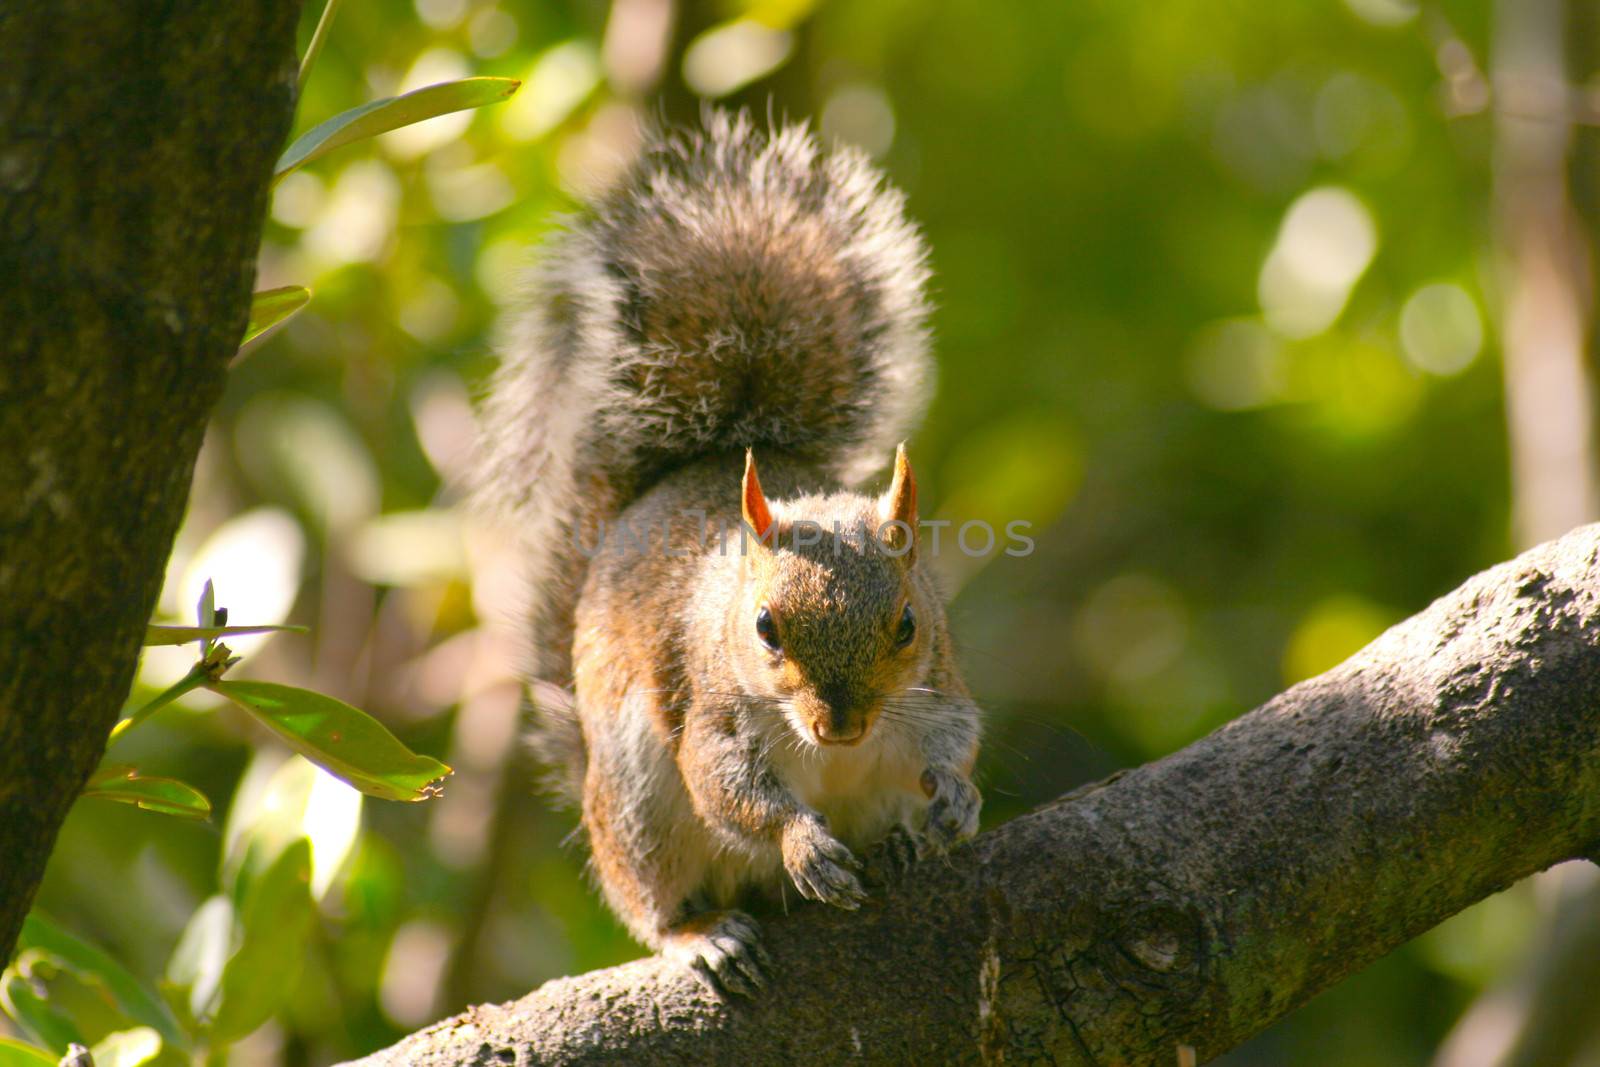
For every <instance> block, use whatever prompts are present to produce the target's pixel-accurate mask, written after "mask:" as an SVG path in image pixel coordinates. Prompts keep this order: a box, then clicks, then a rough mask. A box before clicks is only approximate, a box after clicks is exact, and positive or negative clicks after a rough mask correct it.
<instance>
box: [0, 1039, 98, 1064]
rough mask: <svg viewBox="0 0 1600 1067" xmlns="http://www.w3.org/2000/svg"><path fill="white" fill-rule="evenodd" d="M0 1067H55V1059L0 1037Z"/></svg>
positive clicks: (37, 1049)
mask: <svg viewBox="0 0 1600 1067" xmlns="http://www.w3.org/2000/svg"><path fill="white" fill-rule="evenodd" d="M0 1067H56V1057H55V1056H52V1055H51V1054H50V1053H48V1052H46V1051H45V1050H44V1049H42V1048H36V1047H35V1046H33V1045H25V1044H23V1043H22V1042H21V1041H13V1040H12V1039H11V1038H9V1037H0ZM97 1067H98V1065H97Z"/></svg>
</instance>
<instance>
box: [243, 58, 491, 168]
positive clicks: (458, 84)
mask: <svg viewBox="0 0 1600 1067" xmlns="http://www.w3.org/2000/svg"><path fill="white" fill-rule="evenodd" d="M521 85H522V83H521V82H519V81H517V80H516V79H515V78H466V79H463V80H461V81H453V82H441V83H439V84H438V85H429V86H426V87H424V88H421V89H417V90H415V91H413V92H409V93H406V94H405V95H404V96H391V97H387V98H385V99H383V100H374V101H372V102H371V103H369V104H362V105H361V106H360V107H355V108H351V109H350V110H349V111H342V112H340V113H339V114H337V115H335V116H333V118H331V119H328V120H327V121H326V122H321V123H318V124H317V125H315V126H313V127H312V128H311V129H309V130H307V131H306V132H305V133H303V134H301V135H300V137H299V138H297V139H296V140H295V142H294V144H292V145H290V146H289V148H288V150H287V151H286V152H284V153H283V155H282V156H280V157H279V158H278V166H277V170H276V173H275V174H274V175H273V180H274V181H277V180H281V179H282V178H283V176H284V175H285V174H289V173H291V172H292V171H295V170H298V169H299V168H301V167H303V166H305V165H306V164H307V163H310V162H311V161H312V160H313V159H318V158H320V157H322V156H324V155H326V154H327V153H329V152H332V151H333V150H334V149H335V148H342V147H344V146H345V145H347V144H350V143H351V142H353V141H359V140H362V139H363V138H366V137H376V136H377V135H378V134H380V133H387V132H388V131H390V130H397V129H399V128H400V127H402V126H410V125H412V124H413V123H417V122H421V121H423V120H424V119H431V118H436V117H438V116H439V115H446V114H449V113H450V112H452V111H465V110H467V109H468V108H474V107H483V106H484V105H486V104H497V103H499V102H500V101H502V100H506V99H509V98H510V96H511V94H513V93H515V92H516V91H517V89H518V88H519V87H520V86H521Z"/></svg>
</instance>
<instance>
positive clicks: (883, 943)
mask: <svg viewBox="0 0 1600 1067" xmlns="http://www.w3.org/2000/svg"><path fill="white" fill-rule="evenodd" d="M1597 852H1600V525H1595V526H1588V527H1584V528H1582V529H1580V530H1577V531H1574V532H1573V533H1571V534H1569V535H1567V536H1566V537H1565V538H1562V539H1561V540H1559V541H1555V542H1551V543H1549V544H1546V545H1543V546H1541V547H1539V548H1536V549H1534V550H1532V551H1530V552H1527V553H1525V554H1524V555H1522V556H1521V557H1519V558H1517V559H1516V560H1514V561H1512V562H1510V563H1506V564H1503V565H1501V566H1499V567H1495V568H1494V569H1492V570H1489V571H1486V572H1484V573H1483V574H1481V575H1478V576H1477V577H1475V578H1473V579H1471V580H1470V581H1468V582H1467V583H1466V584H1465V585H1463V586H1462V587H1461V588H1460V589H1458V590H1456V591H1455V592H1454V593H1451V594H1450V595H1448V596H1445V597H1443V598H1441V599H1440V600H1439V601H1437V602H1436V603H1434V604H1433V605H1432V606H1431V607H1429V608H1428V609H1427V610H1425V611H1423V612H1422V613H1421V614H1419V615H1417V616H1415V617H1413V618H1412V619H1410V620H1409V621H1407V622H1404V623H1402V624H1400V625H1399V626H1396V627H1394V628H1393V629H1391V630H1390V631H1388V632H1387V633H1386V634H1384V635H1383V636H1382V637H1380V638H1379V639H1378V640H1377V641H1375V642H1373V644H1371V645H1370V646H1368V647H1367V648H1366V649H1365V650H1363V651H1362V652H1360V653H1359V654H1357V655H1356V656H1354V657H1352V658H1351V659H1350V660H1348V661H1347V662H1345V663H1344V664H1342V665H1341V666H1339V667H1337V668H1335V669H1334V670H1332V671H1329V672H1328V673H1327V674H1324V675H1322V676H1320V677H1318V678H1314V679H1312V680H1310V681H1308V682H1305V683H1303V684H1301V685H1298V686H1296V687H1294V688H1293V689H1291V690H1289V691H1288V692H1286V693H1284V694H1282V695H1280V696H1279V697H1277V698H1275V699H1274V700H1272V701H1270V702H1269V703H1267V704H1266V705H1265V706H1263V707H1261V708H1259V709H1257V710H1256V711H1254V712H1251V713H1250V714H1248V715H1245V716H1244V717H1242V718H1240V719H1239V720H1237V721H1235V722H1233V723H1230V724H1229V725H1227V726H1225V727H1223V728H1222V729H1221V730H1218V731H1217V732H1216V733H1214V734H1212V735H1211V736H1210V737H1207V738H1205V739H1203V740H1201V741H1199V742H1197V743H1195V744H1193V745H1191V746H1189V747H1188V748H1186V749H1184V750H1183V751H1181V752H1178V753H1175V754H1174V755H1171V756H1169V757H1167V758H1166V759H1163V760H1160V761H1159V762H1156V763H1153V764H1150V765H1148V766H1145V767H1141V768H1139V769H1137V770H1133V771H1129V772H1126V773H1124V774H1120V775H1117V776H1114V777H1112V778H1110V779H1108V780H1106V781H1104V782H1101V783H1099V784H1097V785H1093V786H1089V787H1087V788H1085V789H1081V790H1079V791H1077V792H1076V793H1073V794H1071V795H1069V796H1067V797H1064V798H1062V799H1061V800H1058V801H1055V802H1053V803H1051V804H1048V805H1046V806H1045V807H1043V808H1041V809H1039V810H1037V811H1035V812H1033V813H1032V814H1030V815H1027V816H1024V817H1022V818H1019V819H1015V820H1013V821H1011V822H1009V823H1007V824H1006V825H1004V826H1002V827H1000V828H998V829H996V830H993V831H991V832H989V833H986V834H984V835H982V836H981V837H980V838H978V840H977V841H976V842H975V843H974V844H973V845H972V846H971V847H965V848H962V849H960V850H958V851H957V852H955V853H953V854H952V855H951V856H950V858H949V862H948V863H937V862H935V863H928V864H923V865H922V866H920V867H918V868H917V869H915V870H914V871H913V872H912V873H911V875H910V876H909V877H907V878H905V879H903V880H901V881H900V882H898V883H897V884H896V885H895V886H893V887H892V888H891V889H889V890H888V891H886V892H885V891H878V892H876V893H875V894H874V897H873V899H872V900H871V901H870V902H869V903H868V904H867V905H866V906H864V907H863V908H862V909H861V911H859V912H856V913H845V912H839V911H835V910H832V909H828V908H825V907H821V906H805V907H799V908H796V909H795V912H794V914H792V915H791V916H788V917H786V918H774V919H769V920H768V921H767V923H766V929H767V935H768V938H767V939H768V945H769V947H770V949H771V950H772V955H773V957H774V958H775V960H776V968H775V975H774V980H773V982H772V984H771V986H770V988H768V989H767V990H766V991H765V993H764V994H763V995H762V996H761V997H759V998H758V999H756V1000H755V1001H754V1002H743V1001H740V1002H736V1003H733V1004H730V1005H722V1004H718V1003H716V1002H714V1001H713V1000H711V999H710V998H708V997H707V996H706V995H705V994H704V993H702V992H701V991H700V990H699V988H698V987H697V986H696V984H695V982H694V981H693V979H692V978H690V977H689V976H688V975H687V974H686V973H685V972H684V971H683V970H681V969H679V967H677V966H676V965H674V964H671V963H668V962H667V961H665V960H663V959H661V958H650V959H644V960H639V961H636V962H634V963H629V964H625V965H623V966H621V967H614V968H611V969H609V970H604V971H596V972H593V973H591V974H587V975H583V976H580V977H577V978H565V979H559V980H557V981H553V982H550V983H548V984H546V985H545V986H544V987H543V988H541V989H539V990H537V991H535V992H534V993H532V994H530V995H528V996H527V997H525V998H523V999H522V1000H520V1001H515V1002H513V1003H510V1004H506V1005H501V1006H487V1007H479V1008H474V1009H471V1010H469V1011H468V1012H466V1013H464V1014H462V1015H460V1016H457V1017H456V1018H453V1019H450V1020H447V1021H445V1022H442V1023H439V1024H436V1025H434V1026H432V1027H429V1028H428V1029H426V1030H423V1031H421V1032H419V1033H417V1034H414V1035H412V1036H411V1037H409V1038H406V1039H405V1040H404V1041H402V1042H400V1043H399V1044H398V1045H396V1046H394V1047H393V1048H391V1049H388V1050H387V1051H384V1052H379V1053H377V1054H375V1055H373V1056H370V1057H368V1058H366V1059H364V1060H361V1061H358V1062H359V1064H360V1067H387V1065H391V1064H408V1065H445V1064H497V1063H504V1064H511V1063H516V1064H519V1065H529V1064H555V1063H562V1064H630V1063H651V1064H691V1063H692V1064H706V1065H718V1064H728V1065H738V1067H761V1065H766V1064H772V1065H783V1067H798V1065H802V1064H841V1063H852V1062H860V1063H882V1064H901V1063H952V1064H966V1063H973V1064H976V1063H1007V1064H1025V1063H1062V1064H1146V1063H1148V1064H1161V1065H1168V1064H1172V1063H1176V1062H1178V1059H1177V1049H1178V1046H1180V1045H1190V1046H1193V1047H1194V1048H1195V1049H1197V1050H1198V1051H1199V1053H1200V1058H1201V1059H1205V1058H1208V1057H1211V1056H1215V1055H1217V1054H1219V1053H1221V1052H1223V1051H1224V1050H1226V1049H1229V1048H1231V1047H1233V1046H1235V1045H1237V1044H1238V1043H1240V1042H1241V1041H1243V1040H1244V1039H1245V1038H1247V1037H1249V1036H1250V1035H1252V1034H1254V1033H1256V1032H1258V1031H1260V1030H1261V1029H1263V1028H1264V1027H1266V1026H1267V1025H1268V1024H1269V1023H1271V1022H1272V1021H1273V1020H1275V1019H1277V1018H1278V1017H1280V1016H1281V1015H1283V1014H1284V1013H1285V1012H1287V1011H1289V1010H1290V1009H1292V1008H1294V1007H1296V1006H1297V1005H1299V1004H1302V1003H1304V1002H1305V1001H1306V1000H1307V999H1309V998H1310V997H1311V996H1313V995H1314V994H1315V993H1317V992H1318V991H1319V990H1322V989H1325V988H1327V987H1328V986H1330V985H1332V984H1334V983H1335V982H1338V981H1339V980H1340V979H1342V978H1344V977H1346V976H1348V975H1350V974H1351V973H1353V972H1355V971H1357V970H1359V969H1360V968H1361V967H1363V966H1365V965H1366V964H1368V963H1371V962H1372V961H1373V960H1375V959H1377V958H1378V957H1380V956H1382V955H1384V954H1385V953H1387V952H1389V951H1391V950H1392V949H1394V948H1395V947H1396V946H1398V945H1400V944H1402V943H1403V942H1405V941H1407V940H1409V939H1410V938H1412V937H1415V936H1416V935H1417V934H1420V933H1422V932H1423V931H1424V930H1427V929H1428V928H1429V927H1431V926H1434V925H1435V924H1437V923H1439V922H1440V921H1442V920H1444V919H1445V918H1447V917H1449V916H1451V915H1453V914H1455V913H1456V912H1458V911H1460V910H1461V909H1462V908H1464V907H1466V906H1467V905H1469V904H1471V903H1473V902H1475V901H1477V900H1480V899H1482V898H1483V897H1485V896H1487V895H1489V894H1491V893H1493V892H1496V891H1497V890H1499V889H1502V888H1504V887H1505V886H1507V885H1510V884H1511V883H1513V882H1515V881H1517V880H1518V879H1520V878H1524V877H1526V876H1528V875H1529V874H1531V873H1533V872H1535V871H1538V870H1541V869H1543V868H1545V867H1548V866H1550V865H1552V864H1554V863H1558V862H1561V861H1563V860H1567V859H1572V858H1576V857H1590V858H1593V857H1594V856H1595V855H1596V854H1597Z"/></svg>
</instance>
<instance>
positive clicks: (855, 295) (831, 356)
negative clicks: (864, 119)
mask: <svg viewBox="0 0 1600 1067" xmlns="http://www.w3.org/2000/svg"><path fill="white" fill-rule="evenodd" d="M903 204H904V198H903V197H902V196H901V194H899V193H898V192H896V191H894V190H892V189H890V188H887V187H886V186H885V185H884V183H883V181H882V178H881V176H880V175H879V173H878V172H877V171H876V170H875V169H874V168H873V167H872V166H871V165H870V164H869V163H868V162H867V160H866V158H865V157H864V156H863V155H862V154H861V153H859V152H857V151H855V150H853V149H848V148H841V149H837V150H835V151H833V152H831V153H824V152H822V151H821V150H820V149H819V147H818V145H817V143H816V141H815V139H814V138H813V137H812V136H811V134H810V133H809V132H808V130H807V129H806V128H805V127H804V126H797V125H784V126H780V127H779V128H777V129H775V130H773V131H770V132H768V131H764V130H761V129H758V128H756V127H755V126H754V125H753V124H752V123H751V121H750V119H749V117H748V116H746V115H743V114H739V115H731V114H728V113H724V112H714V113H711V114H710V115H708V117H707V119H706V123H705V129H704V131H703V132H698V131H697V132H686V133H681V134H676V135H667V136H661V137H659V138H657V139H656V140H655V141H654V143H653V144H652V145H651V146H650V147H649V148H647V149H646V151H645V152H644V153H643V154H642V156H641V158H640V159H639V161H638V162H637V163H636V164H635V165H634V166H633V168H632V169H631V170H630V171H629V173H628V174H627V175H626V176H625V178H624V179H623V180H622V181H621V183H620V184H619V185H618V187H617V188H615V189H614V190H612V191H611V192H610V193H608V194H606V195H604V196H602V197H601V198H599V199H598V200H597V201H596V202H595V203H593V204H591V205H589V207H588V208H587V209H586V210H584V211H583V212H581V213H580V214H578V215H576V216H574V217H573V218H571V219H569V220H567V225H566V228H565V229H564V230H563V231H562V232H560V233H558V234H557V235H556V236H554V237H553V238H551V239H550V240H549V241H548V243H547V244H546V245H545V247H544V249H543V253H542V256H541V258H540V260H539V262H538V265H537V266H536V267H535V268H534V269H533V271H532V272H531V274H530V276H529V286H528V289H529V291H528V295H527V298H526V301H525V305H524V308H523V310H521V311H520V312H519V313H518V315H517V317H516V320H515V324H514V326H513V327H512V330H511V333H510V337H509V340H508V342H507V344H506V345H505V347H504V352H503V357H502V365H501V368H500V371H499V373H498V374H497V375H496V377H495V380H494V383H493V386H492V394H491V396H490V398H489V400H488V402H487V404H486V406H485V411H484V431H483V439H482V453H483V455H482V459H481V461H480V464H479V472H480V474H479V479H478V485H477V487H476V496H477V498H478V499H479V501H480V502H482V503H483V504H484V505H486V506H488V507H489V508H490V509H491V510H492V511H494V512H496V513H498V514H499V515H501V516H502V517H504V518H506V519H508V520H509V521H510V522H511V524H512V525H513V526H514V527H515V529H516V530H517V532H518V536H519V541H520V549H521V552H522V558H523V560H524V561H525V567H526V571H525V573H526V578H527V581H528V586H529V588H528V594H529V599H528V611H527V619H528V627H529V629H528V633H527V638H528V650H527V651H528V662H527V665H526V669H527V674H528V676H529V677H530V679H533V680H540V681H545V682H548V683H552V684H553V685H555V686H559V687H565V686H568V685H570V684H571V681H572V677H571V674H572V639H573V629H572V628H573V611H574V604H575V601H576V597H577V591H578V590H579V588H581V586H582V583H583V578H584V574H585V571H586V560H585V559H584V557H583V555H582V554H581V553H579V552H578V551H576V549H575V548H574V536H575V535H577V536H579V537H581V538H582V539H583V543H585V544H592V543H593V538H594V534H595V531H596V529H597V527H598V524H599V523H600V522H602V521H606V520H610V519H612V518H614V517H615V516H616V515H618V514H619V513H620V512H621V511H622V509H623V508H625V507H626V506H627V505H628V504H629V503H630V502H631V501H632V500H633V499H635V498H637V497H638V496H639V494H641V493H642V492H644V491H645V490H646V489H648V488H649V487H650V485H652V484H653V483H654V482H655V481H656V480H657V479H658V478H660V477H661V476H662V475H663V474H665V473H667V472H669V471H671V470H673V469H675V468H677V467H679V466H682V465H683V464H685V463H687V462H690V461H692V460H694V459H697V458H700V457H703V456H708V455H713V454H717V453H722V452H734V451H742V450H743V449H745V448H746V447H751V446H754V447H758V448H760V447H771V448H776V449H780V450H782V451H783V452H785V453H787V454H789V455H792V456H794V457H796V458H797V459H800V460H803V461H806V462H808V463H811V464H814V465H815V466H816V468H817V469H818V470H820V471H822V472H825V473H826V474H828V475H829V476H831V477H832V478H834V479H836V480H837V482H838V483H839V484H840V485H843V486H853V485H856V484H859V483H860V482H861V481H862V480H863V479H864V478H865V477H866V476H868V475H869V474H871V473H872V472H873V471H875V470H877V469H879V468H880V467H881V466H882V464H883V463H884V461H885V459H886V458H887V457H888V456H889V455H890V454H891V453H892V451H893V447H894V444H895V442H896V441H898V440H900V439H901V438H902V437H903V436H905V435H906V433H908V432H909V430H910V429H911V426H912V424H913V423H914V422H915V421H916V420H917V419H918V418H919V417H920V416H921V413H922V411H923V408H924V407H925V404H926V398H927V396H928V393H929V391H930V388H931V385H932V375H933V371H932V364H931V361H930V359H929V356H928V351H927V348H928V345H927V330H926V325H925V323H926V316H927V311H928V305H927V300H926V296H925V292H924V289H925V284H926V280H927V268H926V250H925V248H924V245H923V242H922V239H921V237H920V235H919V234H918V233H917V231H916V229H915V227H914V226H913V225H912V224H911V223H910V222H909V221H908V219H907V218H906V216H905V213H904V210H903ZM535 699H536V700H537V701H538V703H539V704H540V706H541V708H542V709H543V711H544V731H545V736H544V737H543V739H542V740H541V741H540V744H541V746H542V747H543V749H544V750H545V751H546V752H547V753H549V754H552V755H557V754H559V755H561V756H563V757H565V758H564V759H563V762H566V759H573V762H571V763H568V766H575V765H581V752H582V741H581V735H580V734H579V732H578V730H577V725H576V722H575V721H574V719H573V718H572V713H571V705H570V702H561V701H555V700H549V699H541V698H539V697H538V696H537V695H536V696H535ZM574 756H576V758H575V759H574V758H573V757H574ZM566 784H567V787H568V788H569V789H570V787H571V786H572V785H573V784H574V783H573V782H572V781H570V780H569V781H568V782H567V783H566Z"/></svg>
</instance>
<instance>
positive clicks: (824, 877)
mask: <svg viewBox="0 0 1600 1067" xmlns="http://www.w3.org/2000/svg"><path fill="white" fill-rule="evenodd" d="M783 866H784V869H785V870H787V871H788V872H789V877H790V879H792V880H793V882H794V887H795V888H796V889H798V890H799V891H800V895H801V896H803V897H806V898H808V899H810V900H820V901H822V902H823V903H824V904H832V905H833V906H834V907H836V908H844V909H845V910H847V911H854V910H855V909H856V908H859V907H860V906H861V902H862V901H864V900H866V899H867V892H866V890H864V889H862V888H861V879H860V878H858V877H857V876H856V872H857V871H859V870H860V869H861V861H860V860H858V859H856V857H855V854H854V853H853V852H851V851H850V850H849V849H848V848H846V847H845V845H844V844H843V843H842V842H841V841H839V839H838V838H836V837H834V836H833V835H832V834H830V833H828V831H827V830H826V829H825V828H824V827H823V825H822V821H821V819H819V818H816V817H815V816H813V817H811V818H807V819H796V820H795V821H794V822H792V823H790V824H789V827H788V829H786V830H785V831H784V835H783Z"/></svg>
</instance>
